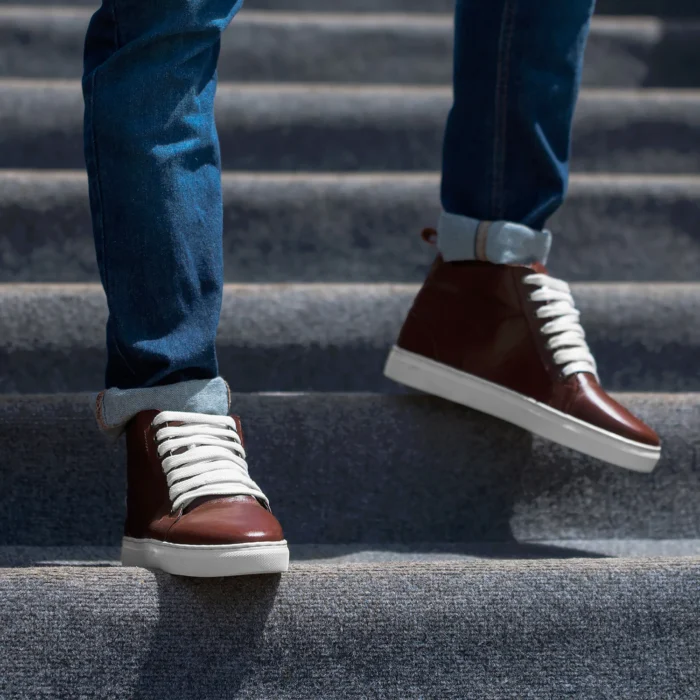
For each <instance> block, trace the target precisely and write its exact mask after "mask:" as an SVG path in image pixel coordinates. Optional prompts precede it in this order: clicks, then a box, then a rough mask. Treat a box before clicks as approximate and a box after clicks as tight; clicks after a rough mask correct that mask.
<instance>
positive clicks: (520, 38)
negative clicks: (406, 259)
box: [438, 0, 595, 262]
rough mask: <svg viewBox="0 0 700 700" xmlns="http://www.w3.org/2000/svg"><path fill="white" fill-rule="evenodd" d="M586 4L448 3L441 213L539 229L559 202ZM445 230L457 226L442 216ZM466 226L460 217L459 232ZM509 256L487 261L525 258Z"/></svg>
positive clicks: (501, 252) (579, 0) (542, 0)
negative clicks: (449, 70)
mask: <svg viewBox="0 0 700 700" xmlns="http://www.w3.org/2000/svg"><path fill="white" fill-rule="evenodd" d="M594 4H595V2H594V0H567V2H562V1H561V0H489V2H481V1H479V0H457V6H456V14H455V55H454V85H453V88H454V104H453V106H452V109H451V111H450V115H449V118H448V121H447V129H446V132H445V142H444V150H443V172H442V189H441V199H442V208H443V210H444V211H445V212H446V213H448V214H452V215H457V216H463V217H468V218H469V219H476V220H478V221H504V222H513V223H517V224H524V225H525V226H527V227H528V228H529V229H533V230H542V229H543V228H544V227H545V224H546V221H547V219H548V218H549V217H550V216H551V215H552V214H553V213H554V212H555V211H556V210H557V209H558V208H559V206H560V205H561V203H562V202H563V200H564V196H565V194H566V189H567V184H568V177H569V157H570V147H571V126H572V121H573V114H574V108H575V105H576V99H577V97H578V92H579V87H580V83H581V70H582V64H583V53H584V48H585V45H586V39H587V37H588V32H589V28H590V20H591V15H592V13H593V8H594ZM450 227H451V230H452V231H454V230H455V229H456V228H457V227H458V223H457V222H456V221H455V220H454V219H452V220H451V222H450ZM470 227H471V224H470V223H469V222H464V231H465V234H466V233H467V232H468V231H469V230H470ZM523 232H525V231H523ZM511 243H512V240H511ZM438 245H439V243H438ZM463 250H464V252H465V253H467V252H468V251H469V250H470V249H469V245H468V244H467V243H465V245H464V246H463ZM512 253H513V251H508V250H506V249H498V248H496V249H495V250H491V251H490V254H492V255H493V256H494V258H493V260H492V261H493V262H500V261H502V260H504V259H506V258H510V259H511V261H512V262H524V261H525V260H519V259H513V257H512ZM524 253H525V255H526V256H527V255H529V254H530V251H529V250H528V247H527V246H525V248H524ZM463 259H467V260H468V259H473V257H471V256H466V257H464V258H463Z"/></svg>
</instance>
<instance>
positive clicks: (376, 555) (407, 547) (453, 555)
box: [290, 539, 609, 564]
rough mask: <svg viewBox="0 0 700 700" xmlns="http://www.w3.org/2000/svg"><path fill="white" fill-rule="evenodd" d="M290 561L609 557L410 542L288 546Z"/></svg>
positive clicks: (533, 546) (528, 546)
mask: <svg viewBox="0 0 700 700" xmlns="http://www.w3.org/2000/svg"><path fill="white" fill-rule="evenodd" d="M290 549H291V558H292V562H293V563H294V562H314V563H324V564H325V563H328V564H346V563H380V562H381V563H384V562H392V561H396V562H435V561H454V560H455V559H459V560H464V559H579V558H593V559H601V558H606V557H608V556H609V555H608V554H604V553H601V552H596V551H592V550H590V549H578V548H576V547H573V546H572V547H569V546H565V545H563V546H562V545H553V544H545V543H538V542H518V541H516V540H515V539H513V540H510V541H505V542H455V543H441V542H437V543H436V542H411V543H407V544H396V543H392V542H378V543H376V544H347V545H313V544H312V545H296V546H295V545H294V544H291V545H290Z"/></svg>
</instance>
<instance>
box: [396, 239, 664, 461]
mask: <svg viewBox="0 0 700 700" xmlns="http://www.w3.org/2000/svg"><path fill="white" fill-rule="evenodd" d="M433 235H434V232H433V231H431V230H426V231H424V238H425V239H426V240H428V239H429V238H431V237H433ZM385 374H386V376H387V377H389V378H390V379H393V380H394V381H397V382H399V383H401V384H405V385H406V386H410V387H413V388H415V389H420V390H421V391H425V392H427V393H429V394H434V395H436V396H441V397H442V398H445V399H449V400H450V401H455V402H456V403H459V404H462V405H464V406H469V407H470V408H474V409H477V410H479V411H483V412H484V413H488V414H490V415H492V416H496V417H497V418H501V419H503V420H505V421H508V422H509V423H513V424H514V425H518V426H520V427H521V428H525V429H526V430H529V431H531V432H532V433H535V434H536V435H540V436H542V437H545V438H548V439H549V440H552V441H554V442H557V443H559V444H561V445H565V446H566V447H570V448H572V449H574V450H578V451H579V452H583V453H584V454H588V455H591V456H593V457H597V458H598V459H601V460H603V461H605V462H609V463H611V464H616V465H618V466H620V467H625V468H627V469H632V470H634V471H639V472H650V471H651V470H652V469H653V468H654V466H655V465H656V463H657V462H658V460H659V457H660V443H659V438H658V437H657V435H656V433H655V432H654V431H653V430H652V429H651V428H649V427H648V426H646V425H645V424H644V423H642V422H641V421H640V420H638V419H637V418H635V417H634V416H633V415H632V414H631V413H630V412H629V411H628V410H627V409H625V408H623V407H622V406H621V405H620V404H619V403H617V402H616V401H615V400H614V399H612V398H611V397H610V396H608V395H607V394H606V393H605V391H604V390H603V389H602V388H601V386H600V384H599V383H598V373H597V369H596V363H595V360H594V359H593V356H592V355H591V353H590V350H589V349H588V345H587V343H586V340H585V333H584V331H583V329H582V328H581V325H580V323H579V312H578V311H577V310H576V308H575V305H574V300H573V298H572V296H571V292H570V289H569V286H568V284H566V282H562V281H561V280H557V279H554V278H553V277H550V276H549V275H548V274H547V270H546V269H545V268H544V267H543V266H542V265H539V264H536V265H532V266H524V265H494V264H492V263H489V262H481V261H468V262H449V263H448V262H445V261H444V260H443V259H442V257H441V256H440V255H438V257H437V259H436V260H435V262H434V264H433V266H432V268H431V270H430V272H429V274H428V277H427V279H426V281H425V283H424V285H423V287H422V288H421V290H420V292H419V293H418V296H417V297H416V299H415V301H414V303H413V307H412V309H411V310H410V312H409V314H408V318H407V319H406V321H405V323H404V325H403V328H402V330H401V334H400V336H399V339H398V342H397V344H396V345H395V346H394V348H393V349H392V351H391V353H390V355H389V358H388V360H387V363H386V368H385Z"/></svg>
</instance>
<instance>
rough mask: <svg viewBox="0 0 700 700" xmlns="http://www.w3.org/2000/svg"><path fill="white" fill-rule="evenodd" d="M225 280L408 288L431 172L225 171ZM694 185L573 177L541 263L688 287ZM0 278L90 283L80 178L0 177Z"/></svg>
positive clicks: (433, 211) (695, 255)
mask: <svg viewBox="0 0 700 700" xmlns="http://www.w3.org/2000/svg"><path fill="white" fill-rule="evenodd" d="M223 183H224V207H225V212H224V214H225V227H226V234H225V236H224V254H225V270H226V279H227V281H231V282H237V283H245V282H260V281H264V282H274V283H276V282H339V281H341V282H422V281H423V279H424V277H425V272H426V269H427V265H428V264H429V262H430V260H431V259H432V255H433V253H432V250H431V249H430V248H429V247H428V246H426V245H425V244H424V243H422V241H421V240H420V237H419V236H418V229H419V228H420V227H421V226H422V225H432V224H434V223H435V222H436V220H437V215H438V211H439V204H438V202H439V197H438V189H439V188H438V176H437V175H433V174H426V173H422V174H398V173H397V174H375V175H370V174H367V175H365V174H316V175H313V174H290V173H277V174H271V173H260V174H252V173H225V174H224V178H223ZM699 214H700V177H691V176H680V177H676V176H654V177H638V176H616V175H604V174H600V175H591V176H584V175H578V176H574V177H573V179H572V183H571V191H570V195H569V198H568V201H567V203H566V204H565V205H564V207H563V209H562V210H561V211H560V212H559V213H558V214H557V215H556V217H554V218H553V219H552V222H551V228H552V230H554V231H555V232H558V236H559V237H558V239H557V240H555V244H554V247H553V251H552V256H551V260H550V268H551V269H552V271H553V272H554V273H555V274H557V275H558V276H561V277H565V278H566V279H568V280H570V281H579V280H583V281H593V280H615V281H623V280H632V281H676V282H684V281H689V282H695V281H697V277H698V270H700V239H699V238H698V236H697V222H698V218H699ZM0 230H1V231H3V236H2V237H0V282H92V281H96V280H97V279H98V276H97V269H96V263H95V251H94V244H93V239H92V232H91V226H90V217H89V207H88V201H87V184H86V179H85V176H84V175H83V174H81V173H77V172H72V173H70V172H32V171H24V172H14V171H4V172H0Z"/></svg>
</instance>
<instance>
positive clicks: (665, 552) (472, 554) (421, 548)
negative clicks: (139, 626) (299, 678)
mask: <svg viewBox="0 0 700 700" xmlns="http://www.w3.org/2000/svg"><path fill="white" fill-rule="evenodd" d="M289 547H290V560H291V562H292V566H293V568H295V567H296V566H297V565H302V564H306V565H309V566H319V565H324V566H334V565H344V564H370V565H376V566H381V565H384V564H394V563H416V564H436V563H437V564H439V563H441V562H452V561H459V562H464V561H483V560H501V559H504V560H516V561H527V560H532V559H537V560H542V559H547V560H551V559H554V560H556V559H577V558H604V557H615V558H626V559H630V558H639V559H643V558H647V557H648V558H655V559H656V558H659V557H664V558H678V557H696V558H698V559H700V539H676V540H650V539H646V540H645V539H605V540H541V541H526V542H515V541H513V542H456V543H455V542H452V543H440V542H421V543H406V544H392V545H387V544H381V543H380V544H371V543H369V544H330V545H328V544H321V545H315V544H297V543H295V542H290V543H289ZM119 557H120V547H119V545H115V546H102V547H100V546H82V547H80V546H73V547H70V546H68V547H21V546H11V545H7V546H0V569H3V568H15V567H39V566H40V567H47V566H52V567H58V566H74V567H89V566H121V563H120V561H119Z"/></svg>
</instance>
